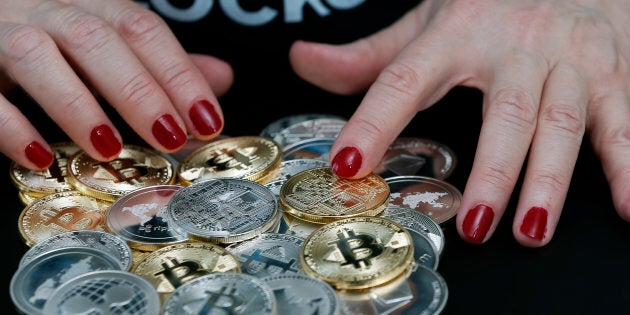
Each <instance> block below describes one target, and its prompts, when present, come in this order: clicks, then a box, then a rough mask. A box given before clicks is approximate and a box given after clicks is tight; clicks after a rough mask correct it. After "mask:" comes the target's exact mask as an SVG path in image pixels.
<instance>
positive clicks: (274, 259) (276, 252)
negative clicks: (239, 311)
mask: <svg viewBox="0 0 630 315" xmlns="http://www.w3.org/2000/svg"><path fill="white" fill-rule="evenodd" d="M302 244H304V239H303V238H301V237H298V236H295V235H286V234H279V233H264V234H261V235H258V236H256V237H254V238H252V239H249V240H246V241H243V242H240V243H237V244H232V245H230V246H227V247H226V248H225V249H227V250H228V251H230V252H231V253H232V254H233V255H234V256H235V257H236V258H237V259H238V260H239V261H240V262H241V270H242V272H243V273H246V274H250V275H253V276H256V277H259V278H262V277H266V276H271V275H278V274H292V273H301V272H302V267H301V266H300V248H301V246H302Z"/></svg>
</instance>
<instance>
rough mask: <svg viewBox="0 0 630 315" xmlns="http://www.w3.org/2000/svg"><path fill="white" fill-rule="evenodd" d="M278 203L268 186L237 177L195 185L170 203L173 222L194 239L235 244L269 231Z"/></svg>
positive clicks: (185, 188) (275, 221)
mask: <svg viewBox="0 0 630 315" xmlns="http://www.w3.org/2000/svg"><path fill="white" fill-rule="evenodd" d="M277 212H278V202H277V200H276V197H275V196H274V195H273V193H272V192H271V191H270V190H269V189H268V188H267V187H265V186H263V185H261V184H258V183H256V182H252V181H250V180H245V179H238V178H217V179H211V180H205V181H201V182H197V183H194V184H192V185H190V186H186V187H184V188H183V189H182V190H180V191H179V192H177V193H176V194H175V196H173V198H172V199H171V201H170V202H169V204H168V214H169V216H170V218H171V219H172V222H173V223H174V224H175V225H176V226H178V227H179V228H181V229H182V230H183V231H185V232H186V233H188V237H189V238H191V239H198V240H203V241H210V242H213V243H222V244H225V243H234V242H239V241H243V240H246V239H250V238H252V237H254V236H256V235H258V234H260V233H263V232H266V231H268V230H269V229H270V227H271V226H273V225H274V224H275V223H277V220H280V218H279V217H278V216H277Z"/></svg>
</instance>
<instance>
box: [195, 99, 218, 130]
mask: <svg viewBox="0 0 630 315" xmlns="http://www.w3.org/2000/svg"><path fill="white" fill-rule="evenodd" d="M188 115H189V116H190V120H191V121H192V123H193V125H195V128H196V129H197V131H199V133H200V134H202V135H204V136H209V135H211V134H214V133H216V132H218V131H219V130H221V127H222V124H223V123H222V122H221V118H220V117H219V114H218V113H217V112H216V111H215V110H214V106H212V104H210V102H208V101H206V100H203V101H198V102H196V103H195V104H193V106H192V107H191V108H190V110H189V111H188Z"/></svg>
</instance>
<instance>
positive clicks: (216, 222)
mask: <svg viewBox="0 0 630 315" xmlns="http://www.w3.org/2000/svg"><path fill="white" fill-rule="evenodd" d="M344 123H345V120H344V119H342V118H340V117H337V116H334V115H326V114H304V115H298V116H290V117H286V118H283V119H281V120H278V121H276V122H274V123H273V124H271V125H269V127H267V128H266V129H265V130H263V132H261V134H260V135H258V136H242V137H224V138H221V139H218V140H215V141H212V142H208V143H203V144H202V143H197V144H196V145H195V148H193V149H190V150H189V153H188V154H187V155H185V156H179V157H178V158H177V159H176V158H174V157H173V156H172V155H167V154H161V153H158V152H156V151H153V150H150V149H147V148H143V147H138V146H130V145H126V146H125V147H124V150H123V153H122V154H121V156H119V157H118V158H117V159H116V160H114V161H112V162H108V163H102V162H98V161H94V160H92V159H90V158H89V157H88V156H87V155H86V154H85V153H84V152H83V151H81V150H79V149H78V148H77V147H76V146H73V145H71V144H68V143H60V144H57V145H54V146H53V148H54V150H55V152H56V153H55V156H59V158H58V159H57V161H56V164H55V166H53V167H52V168H51V169H50V170H46V171H44V172H31V171H27V170H23V169H22V170H20V171H19V172H16V171H15V169H16V168H18V167H17V166H13V167H12V174H11V176H12V179H14V182H15V183H16V186H17V187H18V189H19V191H20V194H21V195H25V196H29V198H30V199H32V200H30V201H29V203H28V205H27V206H26V207H25V209H24V210H23V213H22V215H21V216H20V223H19V225H20V232H21V233H22V236H23V238H24V240H25V242H26V243H27V245H28V246H31V248H30V249H29V251H28V252H27V253H26V254H25V255H24V256H23V258H22V262H21V263H20V266H19V268H18V270H17V271H16V272H15V274H14V276H13V278H12V281H11V298H12V299H13V301H14V304H15V305H16V308H17V309H18V310H20V311H21V312H24V313H32V314H44V313H50V312H54V313H64V312H68V311H69V310H74V311H76V310H84V309H90V308H93V309H105V308H109V307H113V306H116V307H120V308H121V309H125V310H126V312H129V313H134V314H157V313H158V312H160V313H162V314H181V313H183V312H185V311H186V312H192V313H200V312H204V313H212V312H213V311H220V312H223V313H234V314H248V313H252V312H253V311H256V313H257V314H289V313H290V314H311V313H315V312H317V313H318V314H331V315H334V314H391V313H397V314H439V313H440V312H441V311H442V309H443V308H444V306H445V304H446V300H447V297H448V289H447V286H446V283H445V282H444V279H442V277H441V276H440V275H439V274H438V273H437V271H436V269H437V267H438V263H439V257H440V253H441V252H442V250H443V248H444V234H443V233H442V229H441V227H440V224H441V223H443V222H445V221H446V220H448V219H450V218H451V217H452V216H453V215H454V213H455V212H456V211H457V208H458V207H459V201H460V199H461V194H459V192H457V190H456V189H454V188H453V187H452V186H450V185H448V184H447V183H445V182H443V179H444V178H445V177H447V176H448V175H449V174H450V173H451V172H452V167H454V164H455V158H454V155H453V154H452V152H451V151H450V150H449V149H447V148H442V147H441V146H440V145H439V144H438V143H435V142H431V141H428V140H423V139H415V138H413V139H406V140H397V142H395V143H394V144H393V145H392V147H391V148H390V149H391V150H389V151H388V155H386V157H385V158H384V160H383V162H382V163H381V164H382V166H379V168H378V169H377V170H380V169H382V170H385V171H384V172H381V173H378V172H376V171H375V173H373V174H370V175H369V176H367V177H365V178H363V179H359V180H346V179H341V178H337V177H336V176H335V175H334V174H333V173H332V171H331V169H330V167H329V164H328V152H329V150H330V146H331V145H332V141H334V137H336V134H337V133H338V132H339V131H340V129H341V127H342V126H343V124H344ZM311 128H312V129H311ZM309 141H312V142H310V143H311V144H315V145H314V146H312V147H310V148H308V149H302V148H305V147H301V148H300V146H301V145H302V144H305V143H309ZM322 141H324V142H326V144H325V145H322V143H323V142H322ZM280 143H281V144H280ZM295 144H298V146H295ZM292 147H293V148H300V149H297V150H295V151H290V152H293V153H295V154H293V153H291V155H288V154H287V152H289V151H287V149H289V150H293V149H291V148H292ZM427 148H428V149H427ZM57 151H59V153H58V152H57ZM390 151H391V152H390ZM438 155H439V157H437V156H438ZM322 157H325V158H322ZM427 170H431V171H427ZM388 172H389V173H388ZM427 172H428V173H427ZM29 173H30V175H28V176H27V175H25V174H29ZM390 173H393V174H395V176H389V175H388V177H385V175H386V174H390ZM61 175H65V176H66V177H64V180H63V183H64V184H63V187H61V188H60V187H56V186H55V188H52V189H50V188H46V189H40V188H34V187H38V186H37V185H35V184H32V183H35V182H36V183H38V184H41V183H48V182H51V183H53V182H55V181H54V180H52V179H53V178H54V179H56V180H57V182H56V185H58V183H59V182H60V180H59V179H60V178H61ZM425 175H426V177H425ZM434 175H435V176H436V177H438V178H436V177H431V176H434ZM438 175H439V176H438ZM29 176H31V177H32V178H37V179H36V180H34V179H28V177H29ZM39 186H45V185H39ZM21 198H22V200H24V198H25V197H21ZM438 220H439V221H438ZM64 266H65V267H64ZM36 274H37V276H35V275H36ZM103 288H107V289H103ZM123 296H124V297H125V299H124V301H123V300H121V297H123ZM200 301H203V303H202V302H200ZM156 310H159V311H156Z"/></svg>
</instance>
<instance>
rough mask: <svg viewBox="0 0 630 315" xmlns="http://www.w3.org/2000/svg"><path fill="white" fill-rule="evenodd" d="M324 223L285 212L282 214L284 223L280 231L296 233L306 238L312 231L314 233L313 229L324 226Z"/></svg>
mask: <svg viewBox="0 0 630 315" xmlns="http://www.w3.org/2000/svg"><path fill="white" fill-rule="evenodd" d="M322 225H323V224H317V223H313V222H308V221H304V220H300V219H298V218H296V217H294V216H292V215H290V214H286V213H284V214H283V215H282V223H281V224H280V229H279V230H278V233H282V234H287V235H296V236H299V237H301V238H304V239H306V238H307V237H309V236H310V235H311V233H313V231H315V230H317V229H319V228H320V227H322Z"/></svg>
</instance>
